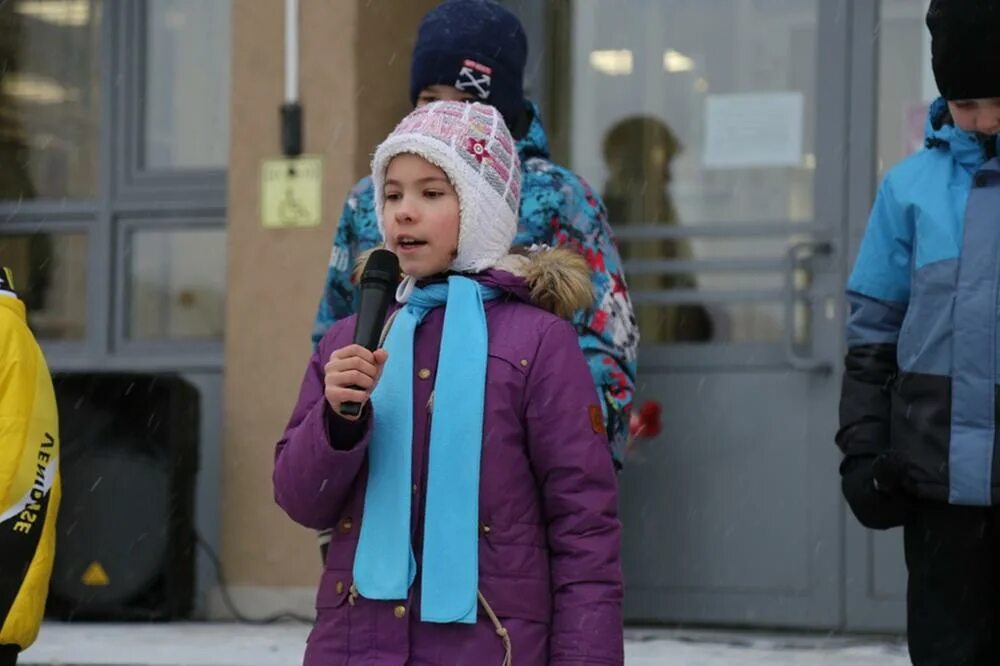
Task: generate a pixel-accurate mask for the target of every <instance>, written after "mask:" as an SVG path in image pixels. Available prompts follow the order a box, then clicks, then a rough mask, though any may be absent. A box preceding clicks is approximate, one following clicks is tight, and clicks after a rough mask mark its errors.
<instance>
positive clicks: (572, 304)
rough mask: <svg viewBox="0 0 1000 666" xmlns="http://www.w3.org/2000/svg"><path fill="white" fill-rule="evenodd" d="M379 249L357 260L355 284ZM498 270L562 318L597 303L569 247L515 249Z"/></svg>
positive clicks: (582, 267)
mask: <svg viewBox="0 0 1000 666" xmlns="http://www.w3.org/2000/svg"><path fill="white" fill-rule="evenodd" d="M380 247H381V246H379V248H380ZM379 248H372V249H370V250H366V251H365V252H363V253H362V254H361V255H360V256H359V257H358V260H357V262H356V263H355V265H354V273H353V275H352V276H351V278H352V281H353V282H355V283H358V282H359V281H360V280H361V274H362V273H363V272H364V269H365V265H366V264H367V263H368V257H369V256H371V253H372V252H374V251H375V250H376V249H379ZM495 270H499V271H505V272H507V273H510V274H512V275H515V276H517V277H519V278H521V279H522V280H524V283H525V285H526V286H527V289H528V294H529V299H528V300H529V301H530V302H531V303H532V304H533V305H535V306H537V307H540V308H542V309H543V310H546V311H548V312H551V313H552V314H554V315H556V316H558V317H562V318H563V319H570V318H571V317H572V316H573V314H574V313H575V312H576V311H577V310H580V309H583V308H586V307H588V306H590V305H592V304H593V302H594V292H593V287H592V285H591V281H590V267H589V266H588V265H587V261H586V260H585V259H584V258H583V257H582V256H581V255H580V254H579V253H577V252H574V251H572V250H569V249H566V248H550V247H545V246H541V247H535V248H531V249H525V248H512V249H511V252H510V254H508V255H507V256H506V257H504V258H503V259H501V260H500V261H499V262H498V263H497V265H496V267H495Z"/></svg>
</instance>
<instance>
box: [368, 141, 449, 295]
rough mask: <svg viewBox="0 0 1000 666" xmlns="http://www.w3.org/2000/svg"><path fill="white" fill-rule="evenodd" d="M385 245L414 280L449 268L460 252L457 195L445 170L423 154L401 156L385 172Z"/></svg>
mask: <svg viewBox="0 0 1000 666" xmlns="http://www.w3.org/2000/svg"><path fill="white" fill-rule="evenodd" d="M383 195H384V197H385V203H384V204H383V207H382V220H383V223H384V225H385V245H386V247H387V248H388V249H389V250H391V251H392V252H395V253H396V256H398V257H399V267H400V269H402V271H403V272H404V273H406V274H407V275H410V276H412V277H415V278H425V277H429V276H431V275H435V274H437V273H442V272H444V271H446V270H448V267H449V266H451V262H452V261H453V260H454V258H455V255H456V254H457V253H458V228H459V205H458V194H457V193H456V192H455V188H454V187H452V185H451V182H450V181H449V180H448V177H447V176H446V175H445V173H444V171H442V170H441V169H439V168H438V167H436V166H434V165H433V164H431V163H430V162H428V161H427V160H425V159H424V158H422V157H419V156H418V155H412V154H409V153H407V154H403V155H397V156H396V157H394V158H392V161H390V162H389V167H388V169H386V173H385V190H384V191H383Z"/></svg>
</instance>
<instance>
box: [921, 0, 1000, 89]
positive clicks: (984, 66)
mask: <svg viewBox="0 0 1000 666" xmlns="http://www.w3.org/2000/svg"><path fill="white" fill-rule="evenodd" d="M927 27H928V28H929V29H930V31H931V64H932V66H933V67H934V79H935V80H936V81H937V86H938V90H939V91H941V95H942V97H944V98H945V99H947V100H961V99H983V98H987V97H1000V0H932V1H931V5H930V8H929V9H928V10H927Z"/></svg>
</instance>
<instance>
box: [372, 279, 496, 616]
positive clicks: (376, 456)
mask: <svg viewBox="0 0 1000 666" xmlns="http://www.w3.org/2000/svg"><path fill="white" fill-rule="evenodd" d="M498 295H500V291H499V290H496V289H491V288H488V287H484V286H482V285H480V284H479V283H477V282H476V281H474V280H471V279H469V278H467V277H462V276H457V275H456V276H452V277H449V278H448V283H447V284H444V283H440V284H432V285H429V286H427V287H425V288H423V289H415V290H414V291H413V293H412V294H411V296H410V298H409V301H408V302H407V304H406V305H405V306H404V307H403V308H402V309H401V310H400V311H399V313H398V314H397V315H396V318H395V320H394V321H393V323H392V326H391V327H390V329H389V335H388V337H387V338H386V341H385V349H386V351H388V352H389V361H388V362H387V363H386V365H385V368H384V370H383V371H382V378H381V379H380V380H379V384H378V386H377V387H376V388H375V391H374V392H373V393H372V398H371V400H372V406H373V408H374V418H375V422H374V423H373V424H372V437H371V441H370V442H369V444H368V487H367V490H366V491H365V508H364V517H363V520H362V522H361V536H360V538H359V540H358V550H357V553H356V554H355V558H354V583H355V585H356V586H357V589H358V592H359V593H360V594H361V596H363V597H365V598H368V599H406V598H407V597H408V596H409V589H410V586H411V585H412V584H413V579H414V577H415V576H416V568H417V567H416V561H415V560H414V557H413V547H412V544H411V543H410V532H411V530H410V501H411V484H412V479H411V476H412V470H413V462H412V461H413V376H414V375H413V336H414V333H415V332H416V328H417V326H418V325H419V324H420V322H421V320H423V318H424V315H426V314H427V313H428V312H429V311H430V310H432V309H433V308H435V307H437V306H440V305H442V304H444V305H445V306H446V307H445V313H444V332H443V334H442V336H441V346H440V349H439V351H438V367H437V378H436V379H435V382H434V411H433V414H432V417H433V418H432V419H431V444H430V453H429V456H430V459H429V462H428V474H427V506H426V509H425V513H424V553H423V571H422V574H423V580H422V583H421V590H420V591H421V605H420V618H421V619H422V620H423V621H424V622H441V623H447V622H462V623H466V624H473V623H475V621H476V601H477V596H476V595H477V590H478V588H479V550H478V548H479V546H478V544H479V461H480V454H481V451H482V441H483V403H484V400H485V395H486V351H487V331H486V314H485V311H484V309H483V302H484V301H487V300H490V299H492V298H496V297H497V296H498ZM439 407H440V408H439Z"/></svg>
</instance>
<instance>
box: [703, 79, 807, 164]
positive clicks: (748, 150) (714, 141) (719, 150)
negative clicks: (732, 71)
mask: <svg viewBox="0 0 1000 666" xmlns="http://www.w3.org/2000/svg"><path fill="white" fill-rule="evenodd" d="M804 109H805V99H804V97H803V95H802V93H800V92H794V91H789V92H776V93H738V94H732V95H709V96H708V97H706V98H705V151H704V154H703V156H702V161H703V164H704V166H705V168H708V169H742V168H747V167H784V166H799V165H801V164H802V121H803V117H802V116H803V113H804Z"/></svg>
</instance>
